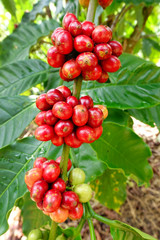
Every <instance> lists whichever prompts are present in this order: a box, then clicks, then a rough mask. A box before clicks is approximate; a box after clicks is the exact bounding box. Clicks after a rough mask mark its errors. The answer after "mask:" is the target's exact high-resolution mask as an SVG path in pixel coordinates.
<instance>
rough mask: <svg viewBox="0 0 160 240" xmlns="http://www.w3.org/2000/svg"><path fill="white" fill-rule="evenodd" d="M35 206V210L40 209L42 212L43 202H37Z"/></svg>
mask: <svg viewBox="0 0 160 240" xmlns="http://www.w3.org/2000/svg"><path fill="white" fill-rule="evenodd" d="M36 205H37V208H38V209H40V210H41V211H43V201H41V202H37V203H36Z"/></svg>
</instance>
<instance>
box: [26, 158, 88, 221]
mask: <svg viewBox="0 0 160 240" xmlns="http://www.w3.org/2000/svg"><path fill="white" fill-rule="evenodd" d="M60 162H61V156H60V157H58V158H57V159H56V160H48V159H47V158H44V157H39V158H36V160H35V162H34V165H33V168H32V169H31V170H29V171H28V172H27V173H26V175H25V183H26V185H27V188H28V190H29V191H30V196H31V199H32V200H33V201H35V202H36V205H37V207H38V208H39V209H40V210H42V211H43V213H44V214H46V215H48V216H50V218H51V219H52V220H53V221H55V222H57V223H61V222H64V221H66V219H67V218H68V217H69V218H70V219H72V220H77V219H80V218H81V217H82V215H83V205H82V203H86V202H88V201H89V200H90V199H91V197H92V189H91V187H90V186H89V185H88V184H85V183H84V181H85V173H84V171H83V170H81V169H80V168H74V169H73V170H71V171H70V173H69V182H68V184H67V185H66V182H65V181H64V180H63V179H62V178H61V177H60V174H61V170H60ZM71 167H72V162H71V160H70V159H68V166H67V171H69V170H70V169H71Z"/></svg>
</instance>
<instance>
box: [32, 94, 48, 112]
mask: <svg viewBox="0 0 160 240" xmlns="http://www.w3.org/2000/svg"><path fill="white" fill-rule="evenodd" d="M36 107H37V108H38V109H39V110H41V111H46V110H49V109H51V108H52V106H51V105H49V103H48V102H47V101H46V93H44V94H41V95H40V96H39V97H38V98H37V99H36Z"/></svg>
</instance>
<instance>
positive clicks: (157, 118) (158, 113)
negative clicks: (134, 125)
mask: <svg viewBox="0 0 160 240" xmlns="http://www.w3.org/2000/svg"><path fill="white" fill-rule="evenodd" d="M128 112H129V113H130V114H131V115H132V116H133V117H135V118H136V119H138V120H140V121H141V122H144V123H146V124H148V125H150V126H151V127H154V126H155V125H154V123H155V124H156V125H157V127H158V128H159V129H160V105H157V106H155V107H152V108H147V109H141V110H138V109H130V110H129V111H128Z"/></svg>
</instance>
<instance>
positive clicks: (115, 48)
mask: <svg viewBox="0 0 160 240" xmlns="http://www.w3.org/2000/svg"><path fill="white" fill-rule="evenodd" d="M108 44H109V45H110V46H111V48H112V55H114V56H116V57H119V56H120V55H121V54H122V53H123V47H122V45H121V44H120V42H118V41H110V42H109V43H108Z"/></svg>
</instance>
